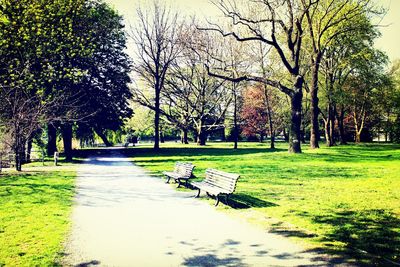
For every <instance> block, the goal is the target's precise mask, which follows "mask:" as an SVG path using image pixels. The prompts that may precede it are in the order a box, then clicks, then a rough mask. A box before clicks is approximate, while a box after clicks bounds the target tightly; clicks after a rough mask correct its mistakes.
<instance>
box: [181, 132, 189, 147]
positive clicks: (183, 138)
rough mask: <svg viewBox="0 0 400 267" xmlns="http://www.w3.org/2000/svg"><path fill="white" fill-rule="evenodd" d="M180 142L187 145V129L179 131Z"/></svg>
mask: <svg viewBox="0 0 400 267" xmlns="http://www.w3.org/2000/svg"><path fill="white" fill-rule="evenodd" d="M181 142H182V144H186V145H187V144H189V139H188V129H183V130H182V131H181Z"/></svg>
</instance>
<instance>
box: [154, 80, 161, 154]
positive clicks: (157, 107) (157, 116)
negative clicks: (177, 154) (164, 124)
mask: <svg viewBox="0 0 400 267" xmlns="http://www.w3.org/2000/svg"><path fill="white" fill-rule="evenodd" d="M154 104H155V105H154V107H155V110H154V150H159V149H160V88H159V82H156V86H155V103H154Z"/></svg>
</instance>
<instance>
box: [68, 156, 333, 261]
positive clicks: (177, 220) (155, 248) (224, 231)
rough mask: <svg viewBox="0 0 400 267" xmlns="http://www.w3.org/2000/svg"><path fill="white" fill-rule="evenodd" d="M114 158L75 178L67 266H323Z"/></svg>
mask: <svg viewBox="0 0 400 267" xmlns="http://www.w3.org/2000/svg"><path fill="white" fill-rule="evenodd" d="M194 195H195V192H194V191H193V192H190V193H183V192H177V191H175V190H174V189H173V188H171V186H168V185H166V184H165V183H164V182H163V181H162V180H160V179H157V178H153V177H151V176H149V175H148V174H147V173H146V172H145V171H144V170H143V169H142V168H140V167H138V166H135V165H133V164H132V163H130V162H128V161H127V159H126V158H124V157H123V156H122V155H120V154H119V153H118V152H117V151H113V152H110V156H109V157H103V158H100V157H99V158H91V159H90V160H89V161H88V162H87V164H83V165H82V166H81V167H80V169H79V171H78V180H77V196H76V203H75V207H74V211H73V214H72V216H73V218H72V220H73V225H72V232H71V236H70V238H69V240H68V242H67V244H66V251H65V253H66V256H65V258H64V261H63V262H64V264H65V265H66V266H96V265H98V266H143V267H146V266H300V265H307V266H309V265H327V264H326V263H324V262H320V261H319V260H320V258H319V257H318V256H317V255H315V254H312V253H305V252H303V251H304V250H303V249H302V248H301V247H299V246H298V245H296V244H294V243H292V242H291V241H289V240H288V239H287V238H284V237H281V236H279V235H276V234H270V233H267V232H264V231H261V230H260V229H258V228H256V227H253V226H252V225H249V224H247V223H244V222H240V221H237V220H235V219H233V218H231V217H229V216H228V215H226V214H223V213H221V212H218V211H217V210H216V209H215V208H214V207H213V206H210V205H208V204H207V203H204V202H202V201H199V200H198V199H194V198H193V196H194Z"/></svg>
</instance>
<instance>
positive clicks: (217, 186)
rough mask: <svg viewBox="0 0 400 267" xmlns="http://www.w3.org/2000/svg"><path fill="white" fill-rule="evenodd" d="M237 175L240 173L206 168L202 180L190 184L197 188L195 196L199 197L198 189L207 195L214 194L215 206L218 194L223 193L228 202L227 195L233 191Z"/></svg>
mask: <svg viewBox="0 0 400 267" xmlns="http://www.w3.org/2000/svg"><path fill="white" fill-rule="evenodd" d="M239 177H240V175H238V174H234V173H228V172H223V171H219V170H215V169H207V170H206V177H205V179H204V180H203V181H201V182H192V183H191V184H192V185H193V186H194V187H196V188H197V189H198V190H199V192H198V193H197V195H196V197H199V196H200V191H201V190H203V191H205V192H206V193H207V195H208V196H215V198H216V202H215V206H217V205H218V203H219V196H220V195H225V200H226V202H228V197H229V196H230V195H231V194H232V193H233V192H234V191H235V188H236V183H237V180H238V179H239Z"/></svg>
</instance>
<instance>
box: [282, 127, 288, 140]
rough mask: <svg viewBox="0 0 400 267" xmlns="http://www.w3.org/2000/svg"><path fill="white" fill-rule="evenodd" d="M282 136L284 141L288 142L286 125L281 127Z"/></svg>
mask: <svg viewBox="0 0 400 267" xmlns="http://www.w3.org/2000/svg"><path fill="white" fill-rule="evenodd" d="M283 138H285V142H289V134H288V133H287V132H286V127H284V128H283Z"/></svg>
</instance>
